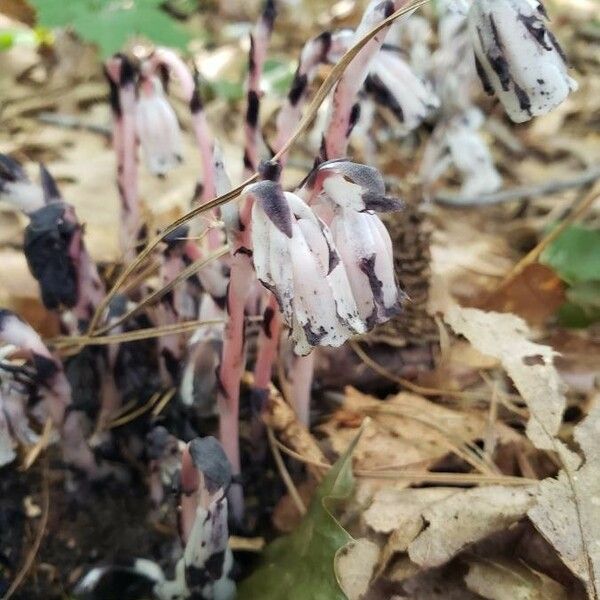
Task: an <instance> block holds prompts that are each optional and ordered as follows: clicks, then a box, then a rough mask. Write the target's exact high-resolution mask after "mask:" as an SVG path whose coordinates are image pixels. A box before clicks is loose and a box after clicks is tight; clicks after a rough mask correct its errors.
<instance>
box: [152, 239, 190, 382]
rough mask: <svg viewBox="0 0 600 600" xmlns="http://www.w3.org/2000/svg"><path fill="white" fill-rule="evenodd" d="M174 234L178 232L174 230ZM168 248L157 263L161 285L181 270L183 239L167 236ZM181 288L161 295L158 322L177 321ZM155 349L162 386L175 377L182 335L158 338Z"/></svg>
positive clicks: (181, 350) (180, 353)
mask: <svg viewBox="0 0 600 600" xmlns="http://www.w3.org/2000/svg"><path fill="white" fill-rule="evenodd" d="M174 234H175V235H176V234H177V231H176V232H174ZM166 241H167V247H166V248H165V250H164V251H163V253H162V255H161V262H160V272H159V276H160V282H161V284H162V285H168V284H169V283H171V282H172V281H174V280H175V278H176V277H177V275H179V273H180V272H181V271H182V270H183V268H184V263H183V257H182V255H183V252H184V248H185V244H186V242H185V240H181V241H180V240H177V239H168V240H166ZM180 295H181V290H180V289H175V290H172V292H171V293H169V294H167V295H165V296H163V298H161V301H160V303H159V305H158V307H157V315H158V320H159V322H160V325H171V324H174V323H177V322H179V319H180V315H179V305H180V302H179V298H180ZM158 349H159V356H160V364H161V377H162V379H163V382H164V383H165V385H173V383H174V382H175V380H176V378H177V371H176V369H177V365H179V362H180V361H181V360H182V358H183V349H184V344H183V340H182V337H181V335H179V334H175V335H165V336H161V337H160V338H159V339H158Z"/></svg>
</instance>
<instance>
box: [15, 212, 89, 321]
mask: <svg viewBox="0 0 600 600" xmlns="http://www.w3.org/2000/svg"><path fill="white" fill-rule="evenodd" d="M30 217H31V222H30V223H29V225H28V226H27V228H26V229H25V240H24V248H25V257H26V258H27V264H28V266H29V269H30V271H31V273H32V274H33V276H34V277H35V278H36V279H37V281H38V282H39V284H40V290H41V293H42V300H43V302H44V306H46V308H50V309H56V308H60V307H61V306H62V307H69V308H72V307H74V306H75V304H76V303H77V299H78V282H77V271H76V267H75V262H74V257H73V256H72V253H71V252H70V249H71V246H72V242H73V240H74V238H75V236H76V235H77V234H78V232H79V231H80V225H79V224H78V222H77V220H76V218H75V216H74V211H73V208H72V207H71V206H69V205H68V204H65V203H63V202H52V203H50V204H47V205H45V206H43V207H42V208H40V209H38V210H36V211H35V212H33V213H31V215H30Z"/></svg>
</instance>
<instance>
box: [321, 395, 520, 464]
mask: <svg viewBox="0 0 600 600" xmlns="http://www.w3.org/2000/svg"><path fill="white" fill-rule="evenodd" d="M349 413H352V414H355V415H362V418H364V417H365V416H369V417H371V419H372V420H371V421H370V423H369V425H368V426H367V427H366V429H365V432H364V434H363V436H362V438H361V440H360V442H359V444H358V446H357V448H356V452H355V453H354V466H355V467H356V468H357V469H376V468H379V467H382V466H390V465H391V464H393V465H394V468H396V469H402V468H419V469H427V468H428V467H429V466H430V465H432V464H433V463H434V462H436V461H437V460H439V459H440V458H442V457H443V456H445V455H446V454H448V453H449V452H451V451H452V450H453V449H454V448H456V447H457V446H461V445H464V444H465V443H466V442H470V441H472V440H475V439H478V438H481V437H483V435H484V432H485V428H486V416H485V413H483V412H481V413H478V412H477V411H471V412H469V413H466V412H459V411H456V410H451V409H449V408H445V407H443V406H440V405H439V404H434V403H433V402H429V400H426V399H425V398H423V397H422V396H418V395H416V394H410V393H406V392H401V393H399V394H397V395H395V396H393V397H391V398H389V399H388V400H386V401H384V402H382V401H381V400H378V399H376V398H373V397H372V396H369V395H366V394H361V393H360V392H358V391H357V390H355V389H353V388H346V395H345V398H344V405H343V407H342V409H341V411H340V412H338V413H335V414H334V415H333V417H332V418H331V419H330V420H329V421H328V422H327V423H325V424H323V425H321V426H320V427H319V430H320V431H321V432H323V433H325V434H326V435H327V437H328V439H329V442H330V444H331V446H332V448H333V450H334V451H335V452H336V453H338V454H341V453H342V452H343V451H344V449H345V448H346V447H347V446H348V444H349V443H350V441H351V440H352V439H353V437H354V436H355V435H356V428H355V427H354V424H355V423H358V422H360V420H357V419H354V420H352V421H349V419H348V414H349ZM504 435H507V436H510V435H511V433H510V432H508V431H507V428H503V429H502V430H501V432H500V437H501V438H502V439H506V438H504V437H503V436H504ZM514 437H515V438H516V437H518V436H516V435H515V436H514ZM513 439H514V438H513Z"/></svg>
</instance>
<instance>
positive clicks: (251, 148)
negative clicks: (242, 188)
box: [244, 0, 276, 178]
mask: <svg viewBox="0 0 600 600" xmlns="http://www.w3.org/2000/svg"><path fill="white" fill-rule="evenodd" d="M275 15H276V10H275V2H274V0H266V2H265V5H264V8H263V12H262V14H261V16H260V18H259V19H258V22H257V23H256V27H255V28H254V32H253V33H252V35H251V36H250V55H249V60H248V79H247V84H246V86H247V90H246V94H247V98H248V106H247V109H246V120H245V124H244V133H245V148H244V178H246V177H249V176H250V175H251V174H252V173H254V172H255V171H256V170H257V169H258V164H259V162H260V156H259V146H260V142H261V133H260V123H259V116H260V98H261V95H262V91H261V88H260V83H261V75H262V70H263V65H264V63H265V58H266V56H267V49H268V47H269V40H270V39H271V33H272V31H273V23H274V20H275Z"/></svg>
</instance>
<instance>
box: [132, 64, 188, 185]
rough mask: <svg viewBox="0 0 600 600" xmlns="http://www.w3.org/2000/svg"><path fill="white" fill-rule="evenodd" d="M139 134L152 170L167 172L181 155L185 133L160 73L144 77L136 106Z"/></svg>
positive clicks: (159, 173) (147, 161) (156, 172)
mask: <svg viewBox="0 0 600 600" xmlns="http://www.w3.org/2000/svg"><path fill="white" fill-rule="evenodd" d="M135 122H136V129H137V135H138V138H139V140H140V144H141V146H142V151H143V153H144V159H145V161H146V165H147V167H148V170H149V171H150V172H151V173H153V174H154V175H165V174H166V173H167V172H168V171H170V170H171V169H173V168H174V167H175V166H177V165H178V164H179V163H180V162H181V160H182V158H181V154H182V151H181V132H180V130H179V123H178V122H177V116H176V115H175V111H174V110H173V108H172V106H171V105H170V104H169V101H168V100H167V98H166V97H165V93H164V90H163V86H162V83H161V82H160V79H159V78H158V77H157V76H154V75H151V76H147V77H143V79H141V81H140V87H139V98H138V101H137V104H136V108H135Z"/></svg>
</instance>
